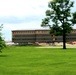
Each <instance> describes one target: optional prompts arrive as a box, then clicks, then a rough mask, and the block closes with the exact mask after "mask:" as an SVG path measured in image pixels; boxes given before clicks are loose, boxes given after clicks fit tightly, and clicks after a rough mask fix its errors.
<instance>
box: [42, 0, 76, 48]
mask: <svg viewBox="0 0 76 75" xmlns="http://www.w3.org/2000/svg"><path fill="white" fill-rule="evenodd" d="M73 4H74V2H73V1H70V0H52V1H50V2H49V3H48V7H49V8H50V10H47V11H46V16H47V17H46V18H44V19H42V23H41V26H49V28H50V31H51V33H52V34H54V35H62V36H63V49H66V35H67V34H69V33H70V32H71V31H72V29H73V28H72V26H73V25H74V24H76V18H75V17H76V13H75V12H74V13H71V7H73ZM50 23H51V24H52V25H50Z"/></svg>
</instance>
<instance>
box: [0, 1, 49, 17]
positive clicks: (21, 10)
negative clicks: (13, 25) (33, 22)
mask: <svg viewBox="0 0 76 75" xmlns="http://www.w3.org/2000/svg"><path fill="white" fill-rule="evenodd" d="M48 1H49V0H0V11H1V12H0V16H18V17H19V16H24V15H30V14H34V15H39V14H41V13H42V12H43V11H44V9H45V8H44V9H43V8H41V7H40V6H42V7H45V6H47V3H48Z"/></svg>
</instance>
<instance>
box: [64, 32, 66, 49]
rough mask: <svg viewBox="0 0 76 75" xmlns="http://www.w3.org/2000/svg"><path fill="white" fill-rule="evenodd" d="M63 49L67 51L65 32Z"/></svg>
mask: <svg viewBox="0 0 76 75" xmlns="http://www.w3.org/2000/svg"><path fill="white" fill-rule="evenodd" d="M63 49H66V35H65V31H64V32H63Z"/></svg>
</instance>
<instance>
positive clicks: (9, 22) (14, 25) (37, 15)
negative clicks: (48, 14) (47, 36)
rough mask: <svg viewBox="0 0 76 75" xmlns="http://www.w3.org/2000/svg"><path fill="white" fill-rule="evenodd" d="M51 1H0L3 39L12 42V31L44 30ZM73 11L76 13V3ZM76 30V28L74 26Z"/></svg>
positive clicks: (0, 22)
mask: <svg viewBox="0 0 76 75" xmlns="http://www.w3.org/2000/svg"><path fill="white" fill-rule="evenodd" d="M49 1H50V0H0V24H3V29H2V33H3V35H2V36H3V38H4V39H5V41H12V33H11V32H12V30H28V29H29V30H30V29H31V30H32V29H34V30H35V29H46V28H42V27H41V26H40V25H41V22H42V19H43V18H45V11H46V10H47V9H48V2H49ZM73 1H74V7H73V9H72V11H76V8H75V7H76V1H75V0H73ZM74 28H76V26H74Z"/></svg>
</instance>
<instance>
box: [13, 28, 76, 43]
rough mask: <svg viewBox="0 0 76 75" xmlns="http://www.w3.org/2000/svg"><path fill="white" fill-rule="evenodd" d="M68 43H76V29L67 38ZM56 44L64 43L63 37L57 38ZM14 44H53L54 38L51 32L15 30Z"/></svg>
mask: <svg viewBox="0 0 76 75" xmlns="http://www.w3.org/2000/svg"><path fill="white" fill-rule="evenodd" d="M66 40H67V42H71V41H76V29H74V30H73V31H72V32H71V34H69V35H68V36H67V38H66ZM55 41H56V42H62V41H63V40H62V36H56V40H55ZM12 42H14V43H35V42H39V43H44V42H48V43H49V42H52V36H51V34H49V30H13V31H12Z"/></svg>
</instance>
